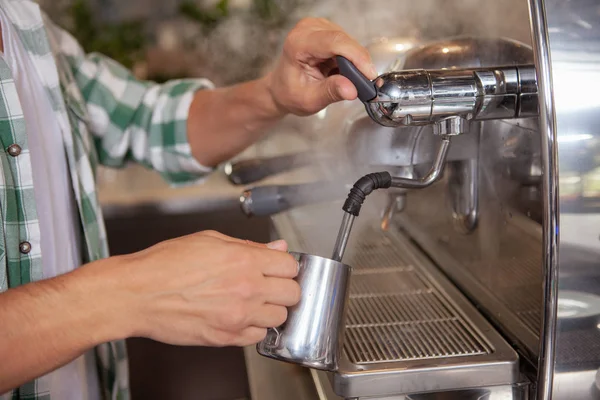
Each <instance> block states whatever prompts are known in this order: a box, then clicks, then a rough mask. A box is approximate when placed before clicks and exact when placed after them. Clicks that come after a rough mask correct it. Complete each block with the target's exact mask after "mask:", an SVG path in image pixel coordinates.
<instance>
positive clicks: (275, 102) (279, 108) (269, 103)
mask: <svg viewBox="0 0 600 400" xmlns="http://www.w3.org/2000/svg"><path fill="white" fill-rule="evenodd" d="M256 84H257V85H258V86H259V87H260V89H259V92H262V93H264V95H263V98H264V99H265V102H264V107H265V110H266V112H267V113H269V114H270V115H271V118H273V119H280V118H283V117H285V116H286V115H287V114H289V110H288V109H287V108H286V107H285V106H284V105H283V104H282V103H281V101H279V99H278V97H277V91H276V86H275V79H274V77H273V72H269V73H268V74H266V75H265V76H263V77H262V78H260V79H258V80H257V81H256Z"/></svg>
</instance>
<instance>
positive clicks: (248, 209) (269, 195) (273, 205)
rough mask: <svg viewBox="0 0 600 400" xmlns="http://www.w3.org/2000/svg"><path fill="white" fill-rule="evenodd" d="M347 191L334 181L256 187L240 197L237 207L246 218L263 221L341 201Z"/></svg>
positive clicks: (342, 185) (341, 184)
mask: <svg viewBox="0 0 600 400" xmlns="http://www.w3.org/2000/svg"><path fill="white" fill-rule="evenodd" d="M347 191H348V189H347V188H346V186H345V185H344V184H343V183H341V182H337V181H334V182H311V183H300V184H296V185H268V186H258V187H254V188H250V189H247V190H245V191H244V192H243V193H242V195H241V196H240V206H241V209H242V212H243V213H244V214H246V215H247V216H248V217H252V216H256V217H265V216H270V215H274V214H278V213H280V212H282V211H286V210H289V209H290V208H294V207H300V206H304V205H308V204H316V203H320V202H325V201H332V200H336V199H343V198H344V196H345V195H346V193H347Z"/></svg>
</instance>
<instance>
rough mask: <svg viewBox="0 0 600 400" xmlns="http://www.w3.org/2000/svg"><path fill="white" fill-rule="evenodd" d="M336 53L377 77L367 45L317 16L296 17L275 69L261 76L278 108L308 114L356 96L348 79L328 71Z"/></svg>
mask: <svg viewBox="0 0 600 400" xmlns="http://www.w3.org/2000/svg"><path fill="white" fill-rule="evenodd" d="M337 55H341V56H344V57H346V58H347V59H348V60H350V61H351V62H352V63H353V64H354V65H355V66H356V67H357V68H358V69H359V70H360V71H361V72H362V73H363V74H364V75H365V76H366V77H367V78H369V79H375V78H376V77H377V72H376V69H375V67H374V65H373V64H372V60H371V56H370V55H369V53H368V51H367V49H365V48H364V47H363V46H361V45H360V44H359V43H358V42H357V41H356V40H354V39H352V38H351V37H350V36H349V35H348V34H346V33H345V32H344V31H343V30H342V28H340V27H339V26H337V25H336V24H334V23H332V22H330V21H327V20H325V19H321V18H307V19H303V20H302V21H300V22H299V23H298V24H297V25H296V27H295V28H294V29H292V31H290V33H289V34H288V36H287V38H286V41H285V44H284V46H283V54H282V55H281V57H280V59H279V61H278V62H277V65H276V67H275V69H274V70H273V71H272V72H271V73H270V74H269V75H267V76H266V77H265V78H266V82H267V85H268V88H269V92H270V93H271V95H272V96H273V100H274V101H275V103H276V105H277V106H278V108H279V109H280V110H281V111H282V112H284V113H292V114H295V115H311V114H314V113H316V112H318V111H320V110H322V109H323V108H325V107H327V106H328V105H329V104H331V103H335V102H338V101H341V100H354V99H356V97H357V92H356V87H355V86H354V85H353V84H352V82H350V80H348V79H347V78H345V77H343V76H341V75H339V74H332V75H330V73H331V72H332V71H334V70H335V69H336V68H337V66H336V63H335V58H334V57H335V56H337Z"/></svg>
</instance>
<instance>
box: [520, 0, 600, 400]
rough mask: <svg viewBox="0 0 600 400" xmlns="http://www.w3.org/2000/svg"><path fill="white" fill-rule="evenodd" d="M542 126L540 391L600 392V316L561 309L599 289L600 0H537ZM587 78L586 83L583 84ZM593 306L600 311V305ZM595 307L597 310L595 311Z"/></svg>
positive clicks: (560, 394) (571, 395) (554, 394)
mask: <svg viewBox="0 0 600 400" xmlns="http://www.w3.org/2000/svg"><path fill="white" fill-rule="evenodd" d="M530 12H531V20H532V36H533V38H534V42H535V50H536V66H537V70H538V73H539V87H540V112H541V118H540V123H541V128H542V129H541V132H542V156H543V166H544V171H545V174H544V176H543V184H544V197H545V210H544V248H545V254H544V256H545V259H544V265H545V294H544V297H545V305H546V309H545V315H544V323H543V332H542V333H543V338H544V340H543V341H542V343H541V359H540V368H539V379H538V399H540V400H547V399H554V400H559V399H560V400H562V399H575V398H577V399H594V398H598V397H599V393H600V392H599V391H598V388H597V387H596V385H595V380H594V376H595V374H594V371H596V370H598V369H599V368H600V351H599V350H598V349H597V347H598V346H597V345H598V343H599V342H600V325H599V324H598V322H600V320H598V319H596V318H591V319H590V318H578V319H576V321H573V319H572V318H567V317H566V316H565V315H564V314H561V315H558V313H557V310H558V305H559V304H561V303H564V302H565V301H567V302H568V301H570V300H572V297H573V293H580V294H599V293H600V285H599V284H598V282H599V281H600V272H599V271H600V241H599V234H600V223H599V222H600V218H599V217H600V210H599V209H598V200H600V193H599V191H598V189H597V188H596V183H595V182H597V181H598V172H599V167H600V159H599V156H600V149H599V148H598V142H599V135H598V131H599V126H600V101H598V99H597V98H596V94H597V93H598V91H599V90H600V6H599V4H598V2H597V1H594V0H570V1H563V0H545V1H544V0H530ZM578 82H581V84H578ZM587 307H588V308H590V309H593V310H594V311H596V314H600V306H598V305H594V304H592V303H590V304H588V305H587ZM592 314H594V313H592Z"/></svg>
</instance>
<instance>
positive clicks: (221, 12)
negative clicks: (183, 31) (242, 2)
mask: <svg viewBox="0 0 600 400" xmlns="http://www.w3.org/2000/svg"><path fill="white" fill-rule="evenodd" d="M179 13H180V14H181V15H183V16H185V17H187V18H189V19H190V20H192V21H195V22H197V23H199V24H200V25H201V26H202V28H203V30H204V31H205V32H209V31H211V30H213V29H214V28H216V26H217V25H218V24H219V22H221V21H222V20H223V19H225V18H227V16H228V15H229V0H220V1H219V2H218V3H217V4H216V5H215V6H214V8H212V9H203V8H200V7H198V5H196V3H194V2H193V1H191V0H186V1H184V2H183V3H181V4H180V5H179Z"/></svg>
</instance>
